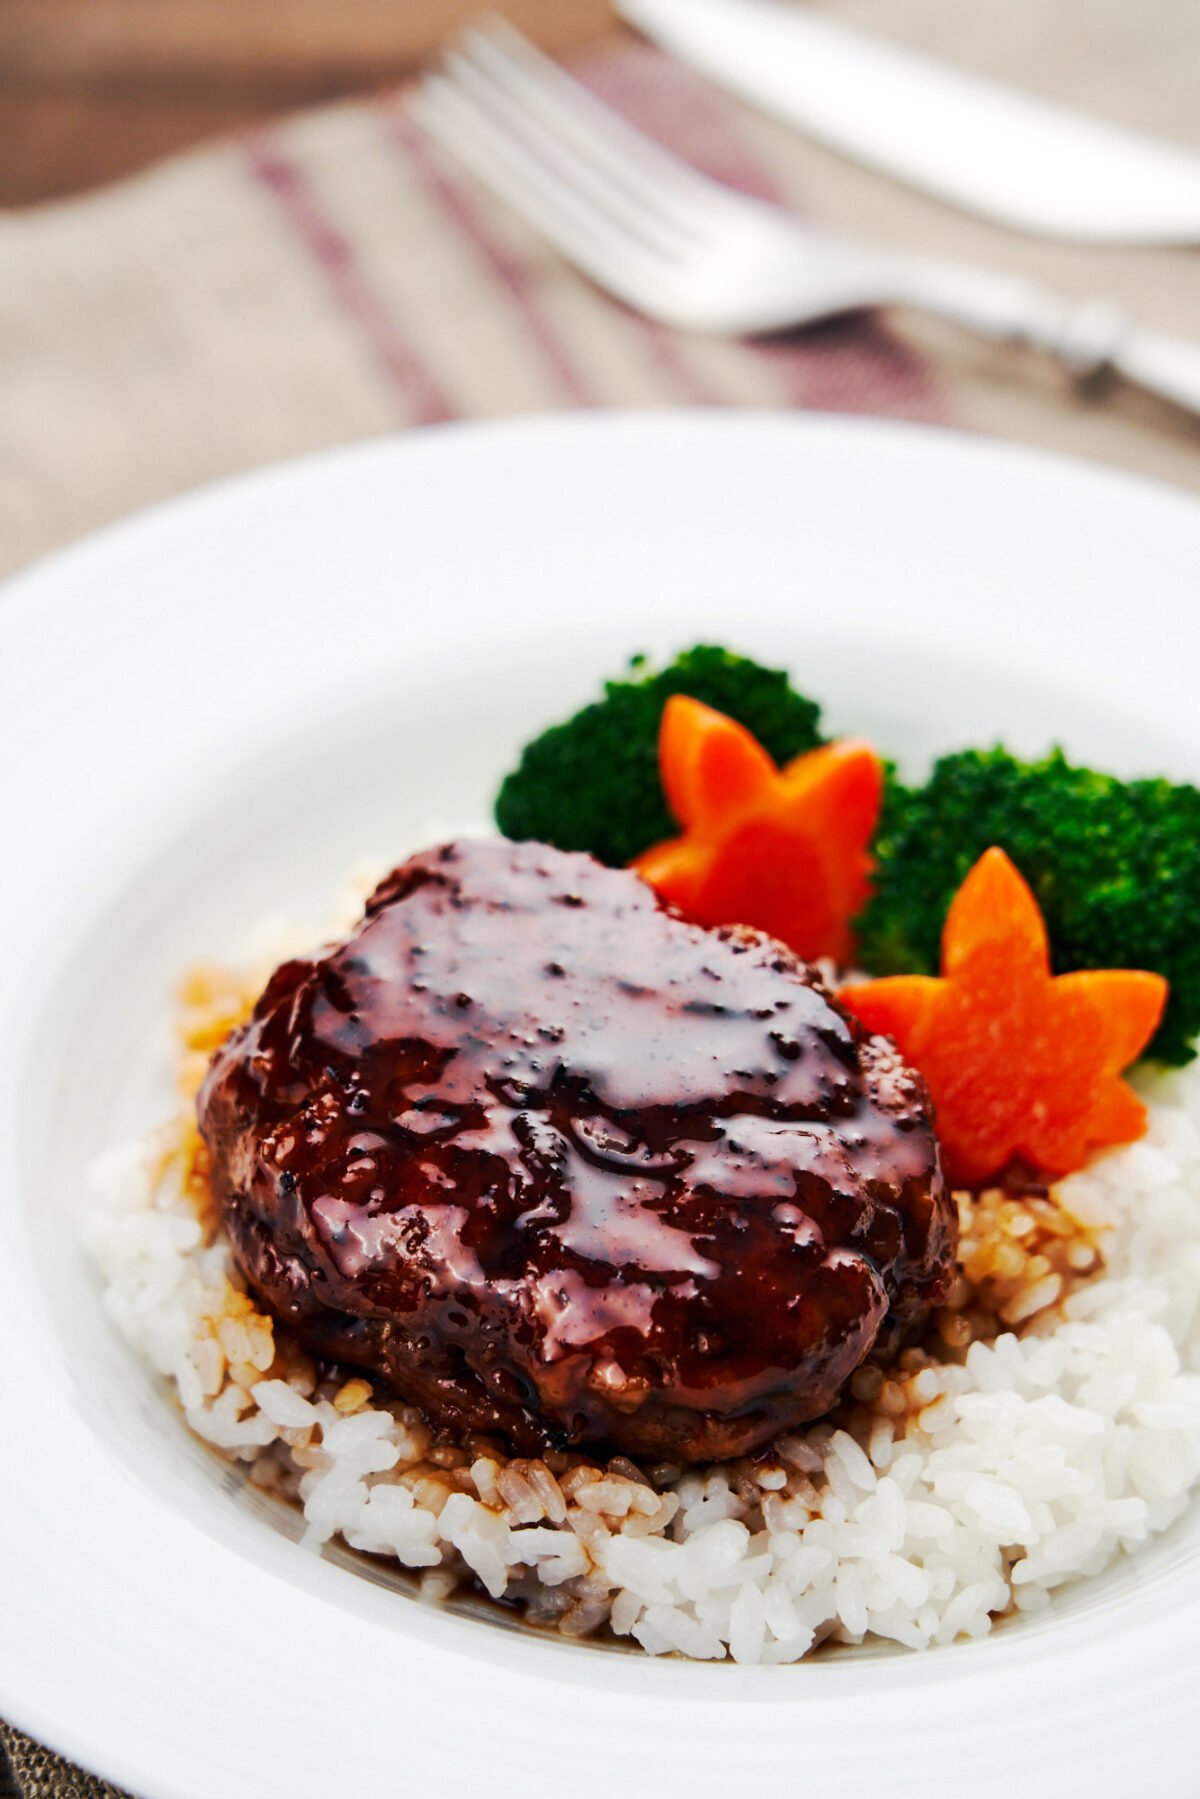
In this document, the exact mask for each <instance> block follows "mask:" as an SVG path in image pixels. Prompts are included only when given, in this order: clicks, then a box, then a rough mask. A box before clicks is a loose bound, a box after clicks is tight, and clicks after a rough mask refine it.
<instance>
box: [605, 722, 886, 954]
mask: <svg viewBox="0 0 1200 1799" xmlns="http://www.w3.org/2000/svg"><path fill="white" fill-rule="evenodd" d="M658 754H659V767H660V771H661V774H662V784H663V791H664V793H665V794H666V798H667V804H668V805H669V806H670V808H671V811H672V812H673V813H674V814H675V817H676V818H677V819H678V820H679V822H680V824H681V825H682V826H683V835H682V836H681V837H674V838H671V839H670V840H669V841H668V842H666V843H660V844H658V845H656V846H655V847H654V848H653V849H649V850H647V851H645V853H644V854H643V855H641V856H639V857H638V858H637V860H636V861H635V862H634V863H633V864H632V866H633V867H634V868H636V869H637V871H638V872H639V874H641V876H642V877H643V879H644V880H647V881H649V883H650V885H651V886H652V887H653V888H655V889H656V890H657V892H658V893H660V894H661V895H662V897H663V898H664V899H667V900H670V901H671V902H672V903H673V904H674V905H676V906H678V907H679V909H680V911H681V912H684V913H686V914H687V916H688V917H689V918H694V919H696V920H697V922H698V923H700V924H710V925H722V924H748V925H756V926H757V927H758V928H759V930H762V931H767V932H769V933H770V934H771V936H773V937H778V938H780V939H781V940H782V941H783V942H784V943H786V944H788V945H789V947H790V948H792V949H793V950H795V951H796V953H797V955H800V956H804V957H807V958H809V959H812V958H814V957H816V956H832V957H833V958H834V959H835V960H836V961H838V962H848V961H850V959H851V957H852V955H853V947H854V939H853V934H852V932H851V928H850V921H851V920H852V919H853V918H854V916H855V914H856V913H857V912H860V911H861V910H862V907H863V905H864V904H865V902H866V899H867V893H868V889H869V885H870V876H871V869H872V866H873V864H872V861H871V857H870V855H869V853H868V850H867V845H868V844H869V842H870V840H871V833H872V832H873V830H874V828H875V820H876V818H877V816H878V813H879V802H880V796H881V793H882V788H883V770H882V765H881V764H880V761H879V758H878V757H877V756H876V755H875V752H874V751H873V750H872V749H871V748H870V746H869V745H868V744H866V743H860V742H857V741H850V740H846V741H843V742H841V743H831V744H826V745H825V746H824V747H823V748H821V749H817V750H811V751H809V753H808V754H807V755H804V756H797V757H796V759H795V761H794V762H789V763H788V764H787V765H786V767H784V768H782V769H781V768H777V767H776V765H775V763H774V762H773V761H772V759H771V757H770V756H769V755H768V754H767V752H766V750H764V749H763V747H762V745H761V744H760V743H759V742H758V741H757V740H756V739H755V738H754V737H752V736H751V734H750V732H749V731H747V730H746V729H745V728H744V727H743V726H742V725H739V724H738V723H736V721H735V720H734V719H732V718H726V716H725V714H724V713H722V712H715V711H713V709H712V707H711V706H703V705H701V703H700V702H699V700H693V699H689V698H688V697H687V696H686V695H685V694H675V695H673V696H672V698H671V699H669V700H668V701H667V704H666V707H665V708H664V710H663V716H662V725H661V727H660V731H659V740H658Z"/></svg>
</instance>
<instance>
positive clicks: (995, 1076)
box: [839, 849, 1167, 1186]
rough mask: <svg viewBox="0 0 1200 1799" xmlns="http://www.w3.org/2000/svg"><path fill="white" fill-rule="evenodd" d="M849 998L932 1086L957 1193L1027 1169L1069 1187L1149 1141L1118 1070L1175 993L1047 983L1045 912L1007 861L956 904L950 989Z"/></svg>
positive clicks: (1126, 978)
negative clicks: (1117, 1153) (1069, 1179)
mask: <svg viewBox="0 0 1200 1799" xmlns="http://www.w3.org/2000/svg"><path fill="white" fill-rule="evenodd" d="M839 997H840V999H841V1001H842V1004H843V1005H844V1006H846V1007H847V1009H848V1010H849V1011H851V1012H853V1013H855V1015H856V1016H857V1017H858V1018H860V1019H861V1020H862V1022H863V1024H865V1025H866V1027H867V1029H868V1030H870V1031H878V1032H881V1033H883V1034H884V1035H885V1036H888V1037H892V1038H894V1039H895V1041H896V1043H897V1045H898V1046H899V1048H900V1051H901V1053H902V1054H903V1055H904V1056H905V1058H906V1059H907V1060H908V1061H910V1062H911V1063H912V1064H913V1066H914V1067H915V1068H917V1069H919V1070H920V1072H921V1073H922V1074H923V1075H924V1077H925V1080H926V1082H927V1083H928V1086H929V1090H930V1093H931V1095H932V1097H933V1103H934V1106H935V1108H936V1111H937V1130H938V1138H939V1141H940V1143H941V1146H942V1160H943V1164H944V1166H945V1170H946V1174H947V1176H948V1178H949V1179H950V1181H951V1182H952V1183H953V1184H955V1185H958V1186H978V1185H980V1184H981V1183H983V1182H984V1181H986V1180H988V1179H989V1178H990V1177H992V1176H995V1175H998V1174H999V1173H1001V1172H1002V1170H1003V1169H1004V1168H1005V1167H1006V1166H1007V1165H1008V1164H1009V1163H1011V1162H1013V1161H1014V1160H1016V1159H1018V1158H1019V1159H1020V1160H1022V1161H1025V1162H1028V1163H1032V1164H1033V1166H1034V1167H1035V1168H1038V1169H1040V1170H1042V1171H1043V1172H1044V1173H1046V1174H1050V1175H1064V1174H1070V1173H1072V1172H1073V1171H1074V1170H1075V1169H1077V1168H1082V1167H1083V1165H1084V1163H1085V1162H1086V1161H1087V1159H1088V1157H1089V1156H1090V1155H1091V1154H1092V1153H1093V1152H1094V1151H1096V1150H1099V1149H1105V1148H1109V1147H1112V1146H1114V1145H1116V1144H1119V1143H1130V1142H1132V1141H1133V1140H1134V1139H1135V1138H1137V1137H1140V1136H1141V1134H1142V1132H1143V1131H1144V1130H1145V1128H1146V1110H1145V1107H1144V1106H1143V1105H1142V1102H1141V1100H1140V1099H1138V1097H1137V1095H1136V1094H1135V1093H1134V1092H1133V1090H1132V1088H1130V1087H1129V1086H1128V1085H1127V1083H1126V1082H1125V1081H1123V1080H1122V1079H1121V1071H1122V1070H1123V1069H1125V1068H1127V1067H1128V1066H1129V1064H1130V1063H1131V1062H1133V1061H1135V1060H1136V1059H1137V1057H1138V1055H1139V1054H1140V1052H1141V1051H1142V1050H1143V1049H1144V1048H1145V1046H1146V1044H1147V1043H1148V1042H1149V1040H1150V1038H1151V1036H1152V1035H1153V1034H1154V1032H1155V1030H1156V1029H1157V1027H1158V1022H1159V1019H1160V1018H1161V1016H1162V1011H1163V1007H1164V1005H1165V1004H1166V998H1167V983H1166V982H1165V981H1164V980H1163V978H1162V976H1161V975H1157V974H1147V973H1144V972H1142V971H1141V970H1138V969H1093V968H1089V969H1080V970H1078V971H1077V972H1075V973H1073V974H1063V975H1057V976H1056V975H1053V974H1051V972H1050V945H1049V939H1048V938H1047V935H1046V926H1045V923H1044V921H1043V918H1042V914H1041V912H1040V910H1039V908H1038V903H1037V901H1036V900H1035V899H1034V897H1033V894H1032V893H1031V892H1030V890H1029V888H1028V887H1027V886H1026V884H1025V882H1024V880H1023V879H1022V877H1021V875H1020V874H1019V872H1018V871H1017V869H1016V868H1015V867H1014V866H1013V864H1012V862H1010V861H1009V858H1008V857H1007V856H1006V855H1005V853H1004V851H1003V850H1001V849H989V850H985V851H984V853H983V855H982V856H981V857H980V858H979V860H978V862H977V863H976V864H975V866H974V868H973V869H972V870H971V872H970V873H969V874H968V876H967V878H966V880H965V881H964V882H963V884H962V886H961V887H960V888H959V890H958V892H957V893H956V894H955V896H954V899H953V900H952V901H951V904H950V910H949V912H948V913H947V915H946V925H945V930H944V932H943V936H942V974H941V977H940V978H939V977H937V976H934V975H895V976H892V977H890V978H889V979H886V980H879V981H868V982H866V983H865V984H864V985H862V986H858V987H847V988H845V989H844V990H843V991H842V993H841V994H840V995H839Z"/></svg>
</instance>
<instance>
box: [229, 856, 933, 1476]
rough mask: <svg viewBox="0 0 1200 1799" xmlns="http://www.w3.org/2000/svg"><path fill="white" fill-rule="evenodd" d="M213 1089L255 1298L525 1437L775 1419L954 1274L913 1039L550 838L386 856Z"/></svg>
mask: <svg viewBox="0 0 1200 1799" xmlns="http://www.w3.org/2000/svg"><path fill="white" fill-rule="evenodd" d="M199 1114H200V1121H201V1128H202V1130H203V1132H204V1135H205V1137H206V1140H207V1141H208V1143H209V1147H210V1149H211V1151H212V1158H213V1179H214V1190H215V1192H216V1196H217V1199H218V1202H219V1204H220V1205H221V1208H222V1211H223V1213H224V1217H225V1221H226V1224H227V1226H228V1229H229V1232H230V1236H231V1238H232V1240H233V1243H234V1247H235V1251H236V1253H237V1256H238V1259H239V1262H240V1263H241V1265H242V1267H243V1270H244V1272H245V1273H246V1275H247V1277H248V1279H249V1281H250V1284H251V1285H252V1287H253V1288H254V1289H255V1291H256V1292H257V1293H258V1294H259V1296H260V1298H261V1299H262V1300H263V1301H264V1302H265V1303H266V1304H267V1305H268V1307H269V1308H270V1309H271V1310H272V1311H274V1312H275V1313H276V1314H277V1315H279V1316H280V1317H282V1318H283V1319H285V1320H286V1321H287V1323H288V1324H289V1325H290V1326H291V1327H292V1328H293V1329H294V1330H295V1331H296V1332H297V1333H298V1335H299V1336H300V1337H301V1339H302V1340H303V1341H305V1342H306V1343H307V1344H308V1345H309V1346H310V1347H311V1348H312V1349H313V1350H314V1351H315V1352H316V1353H318V1354H321V1355H328V1356H332V1357H334V1358H336V1359H337V1360H338V1361H339V1362H342V1363H345V1364H349V1365H352V1366H357V1367H361V1368H365V1369H369V1370H371V1371H372V1372H374V1373H376V1374H378V1375H381V1376H383V1377H384V1378H385V1379H386V1380H387V1381H388V1382H389V1383H390V1384H391V1385H392V1386H393V1387H394V1388H395V1389H396V1390H397V1391H398V1392H399V1393H401V1394H402V1395H403V1396H404V1397H406V1398H408V1399H411V1400H413V1401H414V1402H415V1403H418V1404H420V1405H422V1406H424V1407H425V1408H426V1409H427V1410H428V1411H429V1412H430V1413H431V1415H432V1416H433V1417H434V1418H435V1419H439V1420H441V1421H443V1422H445V1423H447V1424H449V1425H451V1426H453V1427H454V1428H470V1429H477V1430H483V1431H499V1432H501V1433H502V1434H504V1435H505V1436H506V1437H507V1438H508V1439H509V1440H510V1441H511V1442H512V1443H513V1444H514V1445H515V1446H516V1447H517V1448H518V1449H521V1450H523V1451H533V1452H536V1451H537V1450H539V1449H542V1448H545V1447H547V1446H562V1445H565V1444H569V1443H580V1442H594V1441H599V1442H604V1443H608V1444H611V1445H614V1446H616V1447H618V1448H620V1449H622V1450H624V1451H625V1452H626V1453H629V1454H635V1455H649V1456H654V1457H658V1458H669V1459H680V1460H699V1459H709V1458H716V1457H721V1456H725V1455H730V1454H735V1453H740V1452H743V1451H745V1450H748V1449H751V1448H753V1447H756V1446H757V1445H759V1444H761V1443H763V1442H765V1441H767V1440H768V1439H769V1438H770V1437H771V1436H772V1435H774V1434H775V1433H776V1432H777V1431H778V1430H780V1429H784V1428H787V1427H789V1426H791V1425H794V1424H796V1423H798V1422H801V1421H803V1420H804V1419H806V1418H811V1417H815V1416H818V1415H820V1414H821V1413H822V1412H824V1411H826V1410H828V1408H829V1407H830V1405H832V1404H833V1402H834V1400H835V1398H836V1396H837V1393H838V1390H839V1389H840V1387H841V1385H842V1383H843V1382H844V1381H845V1380H846V1378H847V1377H848V1375H849V1374H850V1373H851V1372H852V1371H853V1369H854V1368H855V1367H856V1366H857V1365H858V1363H859V1362H860V1361H861V1360H862V1358H863V1356H864V1355H866V1353H867V1351H868V1350H869V1349H871V1347H872V1345H876V1347H877V1348H879V1347H881V1346H882V1345H883V1342H884V1340H885V1339H888V1338H894V1337H895V1336H897V1335H898V1334H899V1333H900V1332H901V1331H903V1330H904V1329H906V1328H908V1327H909V1326H910V1325H911V1324H912V1323H913V1322H914V1321H915V1320H917V1319H918V1318H919V1317H920V1316H921V1315H922V1314H923V1312H924V1310H925V1309H926V1308H927V1306H928V1305H929V1303H930V1302H931V1300H932V1299H933V1298H934V1297H935V1296H936V1295H937V1294H938V1293H939V1292H940V1291H941V1290H942V1288H943V1287H944V1286H945V1284H946V1282H947V1281H948V1278H949V1275H950V1271H951V1264H952V1257H953V1246H954V1223H953V1215H952V1210H951V1208H950V1206H949V1204H948V1201H947V1199H946V1196H945V1194H944V1193H943V1190H942V1185H941V1177H940V1174H939V1173H938V1170H937V1162H936V1152H935V1147H934V1141H933V1133H932V1129H931V1124H930V1117H929V1108H928V1102H927V1099H926V1096H925V1093H924V1089H923V1087H922V1086H921V1083H920V1081H919V1079H918V1078H917V1077H916V1076H915V1075H914V1074H913V1073H912V1072H911V1071H910V1070H908V1069H907V1068H905V1067H904V1066H903V1065H902V1064H901V1063H900V1062H899V1061H898V1059H897V1057H896V1055H895V1053H894V1051H892V1050H891V1049H890V1047H889V1046H887V1045H885V1044H884V1043H882V1042H881V1041H880V1040H866V1039H864V1038H863V1036H862V1033H861V1032H860V1031H859V1030H858V1028H857V1027H856V1026H855V1025H854V1024H853V1022H852V1021H850V1020H849V1019H848V1018H847V1017H846V1016H845V1015H844V1014H843V1013H842V1012H841V1011H840V1009H839V1008H838V1007H837V1006H836V1004H834V1003H833V1002H832V1001H831V1000H830V998H829V997H828V995H827V994H826V993H825V992H824V991H823V990H822V989H821V987H820V985H819V983H818V982H817V981H816V980H815V977H814V976H813V975H812V974H811V972H810V971H809V970H807V969H806V968H804V967H803V965H801V964H799V963H797V962H796V961H795V959H794V958H793V957H792V956H791V955H790V954H789V953H788V952H787V951H786V950H784V949H782V948H781V947H780V946H779V945H778V944H776V943H774V942H773V941H772V940H770V939H768V938H764V937H761V936H760V935H758V934H757V933H753V932H744V931H737V930H731V931H721V932H713V931H708V930H704V929H702V928H700V927H696V926H693V925H690V924H687V923H685V922H684V921H682V920H681V919H679V918H678V917H677V916H675V915H674V914H673V913H671V912H670V911H668V910H666V909H665V908H663V907H662V906H661V905H660V904H659V903H658V901H657V900H656V898H655V896H654V895H653V893H652V892H651V891H650V890H649V889H648V888H647V887H646V886H644V885H643V883H642V882H641V881H640V880H638V878H637V877H636V876H634V875H632V874H629V873H625V872H622V871H615V870H610V869H605V868H602V867H601V866H600V865H599V864H597V863H595V862H593V861H592V860H591V859H590V858H588V857H586V856H579V855H566V854H563V853H561V852H558V851H555V850H551V849H548V848H546V847H544V846H542V845H538V844H510V843H506V842H502V841H488V842H478V843H474V842H462V843H458V844H451V845H447V846H444V847H442V848H440V849H436V850H431V851H428V852H426V853H424V854H422V855H419V856H416V857H414V858H413V859H412V860H411V861H410V862H408V863H406V864H405V865H404V866H403V867H402V868H400V869H397V870H396V872H395V873H394V874H392V875H391V876H389V877H388V879H387V880H386V881H385V882H384V883H383V884H382V886H381V887H380V888H379V889H378V891H377V892H376V893H375V895H374V896H373V897H372V899H371V901H370V903H369V905H368V907H367V914H366V917H365V919H364V921H363V923H362V925H361V926H360V927H359V929H358V930H357V931H356V932H355V933H354V935H353V936H352V937H351V938H350V939H349V940H348V942H346V943H345V944H343V945H340V946H338V947H336V948H335V949H333V950H331V951H330V952H329V953H328V954H326V955H324V956H323V957H321V958H319V959H317V960H314V961H296V962H291V963H288V964H286V965H285V966H284V967H282V968H281V969H279V970H278V971H277V973H276V974H275V976H274V977H273V979H272V981H271V983H270V985H269V986H268V988H267V990H266V992H265V994H264V995H263V997H262V999H261V1000H260V1002H259V1004H258V1006H257V1008H256V1010H255V1013H254V1015H253V1017H252V1019H251V1020H250V1022H249V1024H248V1025H246V1026H245V1027H244V1028H243V1029H242V1030H241V1031H239V1032H237V1033H235V1035H234V1036H233V1038H231V1039H230V1041H229V1043H228V1044H227V1045H226V1046H225V1047H224V1048H223V1049H222V1050H221V1051H220V1052H219V1053H218V1055H217V1057H216V1058H215V1060H214V1063H213V1067H212V1069H211V1071H210V1074H209V1077H208V1079H207V1081H206V1083H205V1086H204V1089H203V1090H202V1093H201V1096H200V1101H199Z"/></svg>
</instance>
